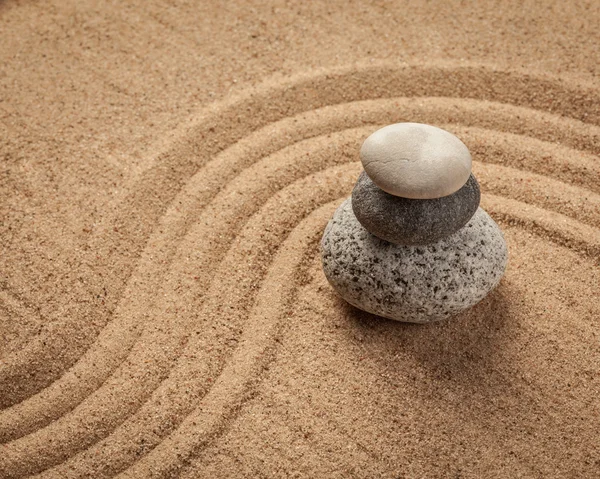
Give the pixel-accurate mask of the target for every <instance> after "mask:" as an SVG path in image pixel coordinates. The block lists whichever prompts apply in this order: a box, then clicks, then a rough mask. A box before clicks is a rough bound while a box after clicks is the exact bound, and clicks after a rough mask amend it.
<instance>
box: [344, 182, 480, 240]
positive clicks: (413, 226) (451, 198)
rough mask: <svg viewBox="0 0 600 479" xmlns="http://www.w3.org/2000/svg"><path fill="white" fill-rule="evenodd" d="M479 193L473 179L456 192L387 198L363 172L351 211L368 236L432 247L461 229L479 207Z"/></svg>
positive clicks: (389, 196) (353, 195)
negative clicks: (417, 197) (434, 196)
mask: <svg viewBox="0 0 600 479" xmlns="http://www.w3.org/2000/svg"><path fill="white" fill-rule="evenodd" d="M480 199H481V193H480V191H479V184H478V183H477V180H476V179H475V177H474V176H473V175H471V176H470V177H469V179H468V180H467V182H466V183H465V184H464V186H463V187H462V188H460V189H459V190H458V191H457V192H455V193H452V194H451V195H448V196H443V197H442V198H435V199H428V200H419V199H410V198H402V197H400V196H394V195H390V194H389V193H386V192H385V191H383V190H382V189H381V188H379V187H378V186H377V185H376V184H375V183H373V181H372V180H371V178H369V176H368V175H367V174H366V173H365V172H364V171H363V172H362V173H361V174H360V176H359V177H358V181H357V182H356V185H355V186H354V190H353V191H352V209H353V211H354V215H355V216H356V218H357V219H358V221H359V222H360V224H361V225H362V226H363V227H364V228H365V229H366V230H367V231H369V232H370V233H371V234H373V235H375V236H377V237H378V238H381V239H383V240H385V241H389V242H390V243H395V244H401V245H422V244H429V243H435V242H436V241H439V240H441V239H442V238H445V237H447V236H450V235H451V234H453V233H455V232H456V231H458V230H459V229H461V228H462V227H463V226H464V225H466V224H467V223H468V221H469V220H470V219H471V217H472V216H473V215H474V214H475V212H476V211H477V208H478V207H479V201H480Z"/></svg>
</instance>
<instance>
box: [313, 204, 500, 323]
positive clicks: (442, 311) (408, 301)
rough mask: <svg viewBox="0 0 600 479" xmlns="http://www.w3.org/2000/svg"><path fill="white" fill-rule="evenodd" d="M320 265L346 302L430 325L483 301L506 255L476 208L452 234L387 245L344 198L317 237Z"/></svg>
mask: <svg viewBox="0 0 600 479" xmlns="http://www.w3.org/2000/svg"><path fill="white" fill-rule="evenodd" d="M321 253H322V260H323V271H324V272H325V276H326V277H327V280H328V281H329V283H330V284H331V285H332V286H333V288H334V289H335V290H336V291H337V292H338V293H339V294H340V296H341V297H342V298H344V299H345V300H346V301H348V302H349V303H350V304H352V305H354V306H356V307H357V308H360V309H362V310H364V311H367V312H369V313H373V314H377V315H379V316H383V317H386V318H389V319H395V320H397V321H406V322H412V323H428V322H432V321H437V320H440V319H444V318H448V317H450V316H453V315H455V314H457V313H459V312H461V311H463V310H465V309H467V308H469V307H471V306H473V305H474V304H476V303H478V302H479V301H481V300H482V299H483V298H484V297H485V296H486V295H487V294H488V293H489V292H490V291H491V290H492V289H494V288H495V287H496V285H497V284H498V283H499V281H500V279H501V278H502V275H503V274H504V270H505V268H506V262H507V259H508V251H507V248H506V243H505V241H504V236H503V235H502V231H500V228H499V227H498V225H497V224H496V223H495V222H494V220H492V218H490V217H489V215H488V214H487V213H486V212H485V211H483V210H482V209H481V208H479V209H478V210H477V211H476V213H475V215H474V216H473V217H472V218H471V220H470V221H469V222H468V223H467V224H466V225H465V226H464V227H463V228H461V229H460V230H458V231H457V232H456V233H454V234H452V235H450V236H447V237H446V238H444V239H442V240H440V241H438V242H436V243H430V244H427V245H421V246H406V245H397V244H393V243H388V242H387V241H384V240H381V239H379V238H377V237H376V236H374V235H372V234H371V233H369V232H368V231H367V230H366V229H365V228H364V227H363V226H362V225H361V224H360V223H359V222H358V220H357V219H356V216H354V212H353V211H352V204H351V200H350V199H348V200H346V201H345V202H344V203H342V205H341V206H340V207H339V208H338V209H337V211H336V212H335V214H334V215H333V218H332V219H331V221H330V222H329V224H328V225H327V228H326V229H325V234H324V235H323V239H322V241H321Z"/></svg>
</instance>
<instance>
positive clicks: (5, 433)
mask: <svg viewBox="0 0 600 479" xmlns="http://www.w3.org/2000/svg"><path fill="white" fill-rule="evenodd" d="M311 120H312V121H314V118H311ZM444 126H446V125H444ZM372 128H374V127H371V126H369V127H366V128H361V129H359V130H358V131H355V132H352V133H351V135H352V136H356V137H357V138H360V137H363V136H366V135H368V132H369V131H370V130H371V129H372ZM451 129H452V128H451ZM454 129H456V128H454ZM486 131H487V130H478V133H479V134H483V133H485V132H486ZM328 140H329V139H328ZM332 140H333V144H335V145H339V143H340V141H341V139H340V138H339V135H334V136H333V138H332ZM346 141H348V140H346ZM350 143H351V144H353V143H354V141H352V142H350ZM298 148H300V151H306V153H308V154H311V150H312V149H313V148H312V147H308V146H304V145H303V144H301V145H298ZM354 149H355V146H350V152H349V153H348V152H347V153H344V154H343V155H342V156H344V155H345V156H346V157H351V156H352V152H353V151H354ZM235 153H236V154H239V152H238V151H236V152H235ZM282 154H283V155H289V154H290V152H289V151H285V152H283V153H282ZM325 156H327V155H326V154H325ZM276 161H279V160H276ZM312 161H315V158H314V157H313V159H312ZM214 163H216V160H215V161H213V162H212V163H211V164H214ZM211 164H209V165H211ZM220 166H222V165H220ZM207 167H208V165H207ZM205 170H207V168H204V169H203V171H202V174H201V175H196V177H202V179H203V180H205V179H206V178H207V173H208V172H207V171H205ZM494 171H495V170H494V169H492V173H493V172H494ZM514 171H518V170H514ZM492 173H490V174H492ZM496 173H497V171H496ZM502 173H503V176H504V178H500V179H499V180H498V181H500V185H502V184H504V183H507V185H506V187H508V188H509V193H511V194H509V196H511V197H512V196H514V193H512V191H510V189H511V186H512V185H514V184H515V183H513V179H514V178H513V177H512V174H511V172H510V170H507V169H505V170H504V171H503V172H502ZM208 176H210V175H208ZM285 176H287V174H286V175H285ZM521 176H523V175H521ZM542 178H543V177H540V178H538V183H539V188H541V189H542V190H543V184H542V183H543V181H542ZM480 179H481V178H480ZM484 179H485V178H484ZM523 179H525V180H526V181H531V178H529V177H526V178H520V180H521V181H522V180H523ZM242 181H246V179H245V178H242ZM190 183H192V181H191V182H190ZM531 186H532V184H531V183H527V187H531ZM563 186H566V185H563ZM539 188H538V190H539ZM571 189H572V187H571ZM542 190H539V191H542ZM567 190H568V188H567ZM557 191H559V192H560V194H558V195H557V193H556V192H557ZM551 192H552V194H554V195H555V196H557V197H556V198H554V199H555V201H554V206H556V205H557V204H558V203H557V202H560V201H561V200H562V202H563V203H564V200H565V199H566V198H571V199H575V198H577V197H578V196H580V197H582V198H583V196H582V195H580V194H579V193H581V192H580V191H578V190H575V191H574V193H572V194H571V195H568V194H565V191H564V188H562V190H561V188H560V186H556V185H555V186H554V187H553V188H551ZM521 193H522V194H523V192H521ZM186 194H192V192H191V191H188V192H186ZM589 196H590V195H588V197H587V199H586V201H585V202H584V203H583V204H582V205H579V206H578V208H580V209H576V210H574V211H575V212H577V213H578V214H579V215H580V216H581V215H584V216H585V213H586V211H589V212H588V214H587V218H593V215H594V214H596V217H597V213H598V211H597V208H598V201H597V198H596V201H594V202H591V201H590V198H589ZM591 199H593V198H591ZM590 202H591V203H592V204H591V205H590V204H589V203H590ZM546 203H548V202H547V201H546ZM223 204H227V202H226V201H225V202H223ZM558 206H560V204H558ZM594 208H596V210H594ZM219 209H222V207H219ZM551 209H553V210H556V209H555V208H551ZM558 211H559V212H560V209H559V210H558ZM217 215H218V212H217V211H209V212H208V214H206V215H205V216H206V217H207V218H209V220H211V219H213V223H214V228H215V229H214V230H213V231H215V232H216V233H215V234H216V235H217V236H218V235H220V234H221V233H218V228H217V226H218V224H219V223H220V222H224V223H225V222H227V221H223V218H221V217H218V216H217ZM169 226H170V225H169V224H168V223H167V222H164V224H163V226H162V227H164V228H168V230H169V232H171V235H172V231H171V229H172V228H169ZM171 237H172V236H171ZM213 239H214V235H213ZM184 250H185V249H184ZM152 251H153V252H156V248H153V249H152ZM212 254H213V255H214V251H213V252H212ZM149 261H150V265H156V264H158V265H159V266H160V265H161V261H158V259H157V258H156V256H154V260H152V259H150V260H149ZM206 266H207V263H205V264H203V265H200V266H199V269H202V268H204V267H206ZM156 269H157V268H156V267H155V270H156ZM158 273H159V272H158V271H154V274H157V275H158ZM146 274H148V272H146ZM149 294H151V293H150V292H149ZM149 294H146V295H145V296H142V295H140V293H138V294H137V295H136V298H137V301H136V306H139V304H143V301H141V300H140V299H139V297H140V296H142V297H143V298H146V300H147V298H148V296H149ZM134 309H135V308H134ZM116 325H120V326H121V327H124V326H123V325H121V324H120V322H119V321H118V319H115V320H114V321H113V323H111V325H110V326H109V328H110V329H113V328H112V327H113V326H116ZM109 328H107V329H109ZM132 331H135V329H134V328H132V327H131V326H130V328H129V329H128V330H127V332H132ZM115 335H122V333H120V332H119V329H118V328H115V329H114V331H112V335H110V336H109V340H108V341H107V340H105V341H102V342H100V343H99V345H98V347H97V348H96V353H97V354H96V356H95V357H94V358H93V361H94V364H96V363H95V362H96V361H101V360H102V358H103V357H104V356H107V357H108V358H110V359H111V363H110V364H111V365H113V367H116V366H117V365H118V364H119V362H120V360H122V359H123V351H121V354H119V350H115V349H114V347H115V345H116V344H115V343H113V342H111V341H114V336H115ZM123 336H124V338H121V340H122V343H123V344H125V345H126V346H127V348H126V349H125V350H124V351H125V352H127V351H128V350H129V347H131V344H132V342H133V341H134V339H135V338H136V337H137V334H130V335H123ZM125 340H127V341H125ZM107 347H108V348H112V350H111V349H109V350H108V351H110V354H103V351H104V353H106V352H107V351H106V350H105V349H104V348H107ZM90 361H91V360H88V361H82V362H81V364H80V366H81V368H82V369H83V370H86V366H87V364H86V363H88V362H90ZM94 378H95V381H94ZM101 378H102V376H101V375H99V374H96V375H95V376H93V377H92V378H90V380H89V381H86V382H85V383H83V384H84V385H85V386H86V388H85V389H82V390H77V389H72V388H66V389H65V384H64V381H63V382H62V384H57V390H58V392H59V396H58V397H57V398H56V399H57V400H58V404H59V405H60V410H58V411H55V412H54V414H51V411H49V410H48V409H49V408H48V399H47V395H46V394H44V395H43V396H42V397H41V398H39V399H40V401H39V402H38V407H37V408H36V407H32V405H31V404H28V405H27V407H24V404H23V403H21V404H19V405H17V407H15V408H12V410H7V411H5V414H4V416H8V417H9V418H11V419H12V421H10V422H9V423H7V422H6V421H3V420H2V419H3V418H2V416H0V437H2V438H3V440H4V441H6V440H10V439H15V438H16V437H19V436H17V434H19V435H20V436H23V435H25V434H27V433H28V432H31V431H33V430H35V428H39V427H41V426H42V425H44V424H47V423H48V422H50V421H51V420H54V419H56V418H57V417H58V416H60V414H64V413H65V412H67V411H68V410H70V408H69V403H70V404H77V403H78V402H80V401H81V400H82V399H83V398H85V397H87V396H88V395H89V394H91V393H92V392H93V391H94V387H93V386H94V385H95V384H97V385H98V386H99V385H100V384H101V383H100V382H98V381H99V380H100V379H101ZM73 379H75V380H79V382H81V378H80V377H79V375H77V374H76V373H75V372H74V378H73ZM59 385H60V386H61V387H60V388H59V387H58V386H59ZM78 399H79V401H78ZM73 407H74V406H73ZM15 409H16V410H15ZM19 409H21V410H20V411H19ZM25 409H29V411H28V412H25V411H24V410H25ZM9 414H10V416H9ZM28 418H32V419H34V420H35V422H33V421H28ZM11 424H12V426H11Z"/></svg>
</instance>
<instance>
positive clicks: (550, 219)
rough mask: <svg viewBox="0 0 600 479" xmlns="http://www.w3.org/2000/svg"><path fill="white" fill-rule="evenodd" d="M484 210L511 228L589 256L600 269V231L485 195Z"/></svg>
mask: <svg viewBox="0 0 600 479" xmlns="http://www.w3.org/2000/svg"><path fill="white" fill-rule="evenodd" d="M481 203H482V206H483V208H484V209H488V210H489V211H490V212H491V213H492V215H493V216H494V218H496V219H497V220H499V221H503V222H505V223H507V224H509V225H519V226H521V227H522V228H524V229H527V230H529V231H531V232H532V233H535V234H537V235H539V236H542V237H544V238H546V239H547V240H549V241H553V242H556V243H557V244H559V245H561V246H566V247H567V248H569V249H572V250H574V251H577V252H579V253H581V254H584V255H586V256H588V257H589V258H590V259H591V260H592V261H594V262H596V263H597V264H598V265H600V228H594V227H591V226H588V225H586V224H583V223H580V222H579V221H577V220H574V219H573V218H570V217H568V216H564V215H561V214H559V213H552V214H548V211H547V210H544V209H541V208H538V207H536V206H533V205H530V204H528V203H523V202H521V201H516V200H513V199H510V198H504V197H502V196H495V195H485V196H483V197H482V202H481Z"/></svg>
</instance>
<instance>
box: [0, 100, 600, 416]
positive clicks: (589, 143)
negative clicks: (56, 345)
mask: <svg viewBox="0 0 600 479" xmlns="http://www.w3.org/2000/svg"><path fill="white" fill-rule="evenodd" d="M485 105H486V106H487V107H488V108H489V107H492V108H493V109H494V110H496V111H494V112H493V113H492V114H491V115H490V113H491V112H490V113H486V114H483V115H482V114H481V112H480V111H478V110H480V109H481V107H482V104H481V102H480V101H478V100H470V99H451V98H418V99H415V98H412V99H407V98H394V99H393V100H391V99H386V100H373V101H365V102H357V103H356V104H342V105H336V106H334V107H333V109H334V110H335V109H337V110H338V113H339V112H340V111H341V112H344V110H347V111H345V112H344V114H343V115H341V116H339V117H338V119H337V121H334V124H340V125H343V124H344V123H347V122H348V121H350V122H351V123H352V124H353V123H354V122H357V123H359V124H364V123H365V122H368V121H369V120H371V121H377V122H378V121H380V119H381V117H382V115H386V114H387V115H389V116H387V118H389V120H388V122H394V121H406V120H409V119H412V120H415V121H423V122H437V123H440V122H441V123H444V122H447V121H451V122H456V121H460V122H461V123H464V124H466V125H478V126H480V127H488V128H491V127H495V128H498V127H499V125H504V126H503V127H504V128H506V127H507V126H508V128H509V129H510V131H511V132H513V133H517V134H527V135H535V136H536V137H538V138H540V139H545V140H547V141H549V140H553V141H559V142H562V143H566V144H568V145H572V146H578V147H580V148H584V149H586V150H588V151H593V152H599V151H600V147H599V146H598V145H600V129H599V128H597V127H595V126H591V125H587V124H584V123H581V122H579V121H576V120H572V119H566V118H561V117H559V116H557V115H554V114H549V113H544V112H537V111H535V110H531V109H528V108H522V107H514V106H512V105H502V104H489V102H487V101H486V102H485ZM326 108H331V107H326ZM399 112H400V114H399ZM330 115H331V112H330ZM354 115H356V118H352V117H353V116H354ZM490 116H491V119H490ZM497 116H498V117H497ZM317 126H318V125H313V126H312V131H311V132H312V133H313V134H316V132H317V131H318V130H317ZM328 128H331V126H329V127H327V126H324V130H325V131H327V130H328ZM205 146H206V145H205ZM535 146H538V145H532V146H531V147H532V150H533V151H537V150H535V149H534V147H535ZM542 146H543V145H542ZM544 150H547V148H545V149H544V148H543V149H542V150H541V151H544ZM569 151H571V154H567V153H569ZM474 153H477V151H475V152H474ZM486 154H493V151H489V150H487V151H486ZM539 154H540V153H538V155H539ZM564 155H565V158H566V159H571V158H572V157H573V152H572V150H564ZM582 156H584V158H583V164H582V165H581V166H579V168H578V169H577V168H576V171H573V172H571V171H570V169H571V168H573V165H574V164H575V163H576V162H575V161H569V160H565V162H564V163H563V164H562V166H561V167H560V169H559V170H558V171H556V173H555V175H557V176H559V175H560V172H561V171H562V172H564V174H565V177H567V178H569V177H572V176H574V175H577V174H578V172H579V171H581V169H582V168H583V169H585V168H591V170H592V171H591V172H590V173H591V174H590V175H589V176H588V178H592V179H591V180H590V183H589V185H590V186H592V187H593V186H595V185H596V184H597V182H595V181H594V178H593V176H594V175H593V173H594V172H596V171H598V166H597V162H594V159H593V157H589V156H588V158H587V159H586V158H585V155H584V154H582V153H578V154H576V158H577V159H580V158H581V157H582ZM542 167H543V165H542ZM545 170H546V171H555V170H551V169H550V168H549V167H545ZM233 171H235V170H233ZM100 229H101V228H100ZM99 238H104V237H103V236H102V235H99ZM102 242H103V241H100V243H102ZM97 247H98V248H100V246H97ZM115 282H116V281H114V278H113V279H112V281H111V283H115ZM113 289H114V285H113ZM113 303H114V301H113ZM75 320H76V318H71V319H69V318H67V321H66V323H65V324H63V325H61V328H60V329H63V328H64V329H67V328H68V326H69V325H70V324H72V323H73V321H75ZM57 327H58V325H57ZM46 336H47V337H46ZM56 337H59V335H57V333H56V331H55V330H54V329H53V333H50V332H47V333H46V335H44V337H42V338H36V342H35V343H34V344H31V345H30V346H31V347H26V348H24V350H22V351H20V353H19V354H18V355H17V356H16V358H11V360H9V359H8V358H7V359H6V360H5V361H4V364H0V379H2V376H3V374H10V376H9V377H8V378H7V379H6V380H7V381H8V380H10V381H11V383H12V384H13V385H15V384H21V382H19V379H18V378H19V377H22V378H24V380H23V381H22V383H24V386H23V388H22V389H19V388H11V392H12V393H13V394H12V397H11V398H10V399H6V400H5V404H4V406H5V407H6V406H8V405H10V404H14V403H15V402H16V401H17V400H23V399H25V397H26V395H27V394H30V393H31V391H30V390H29V388H32V387H34V386H35V385H36V384H37V386H35V387H38V386H39V383H37V382H36V381H32V380H31V369H35V368H36V367H37V368H38V369H39V364H40V363H42V364H44V365H45V366H44V367H46V368H50V369H53V370H54V374H57V373H58V372H60V367H64V364H63V365H62V366H60V365H59V364H56V361H63V360H64V358H63V357H62V356H60V355H56V354H55V352H54V349H52V348H49V347H48V344H49V343H51V341H52V340H53V339H55V338H56ZM38 339H39V340H38ZM43 342H46V347H44V346H43ZM69 357H73V354H72V355H70V356H69ZM12 359H15V361H13V360H12ZM42 369H43V368H42ZM38 373H40V371H38ZM50 376H52V375H46V376H45V377H50ZM42 379H43V378H42ZM15 393H16V394H15Z"/></svg>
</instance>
